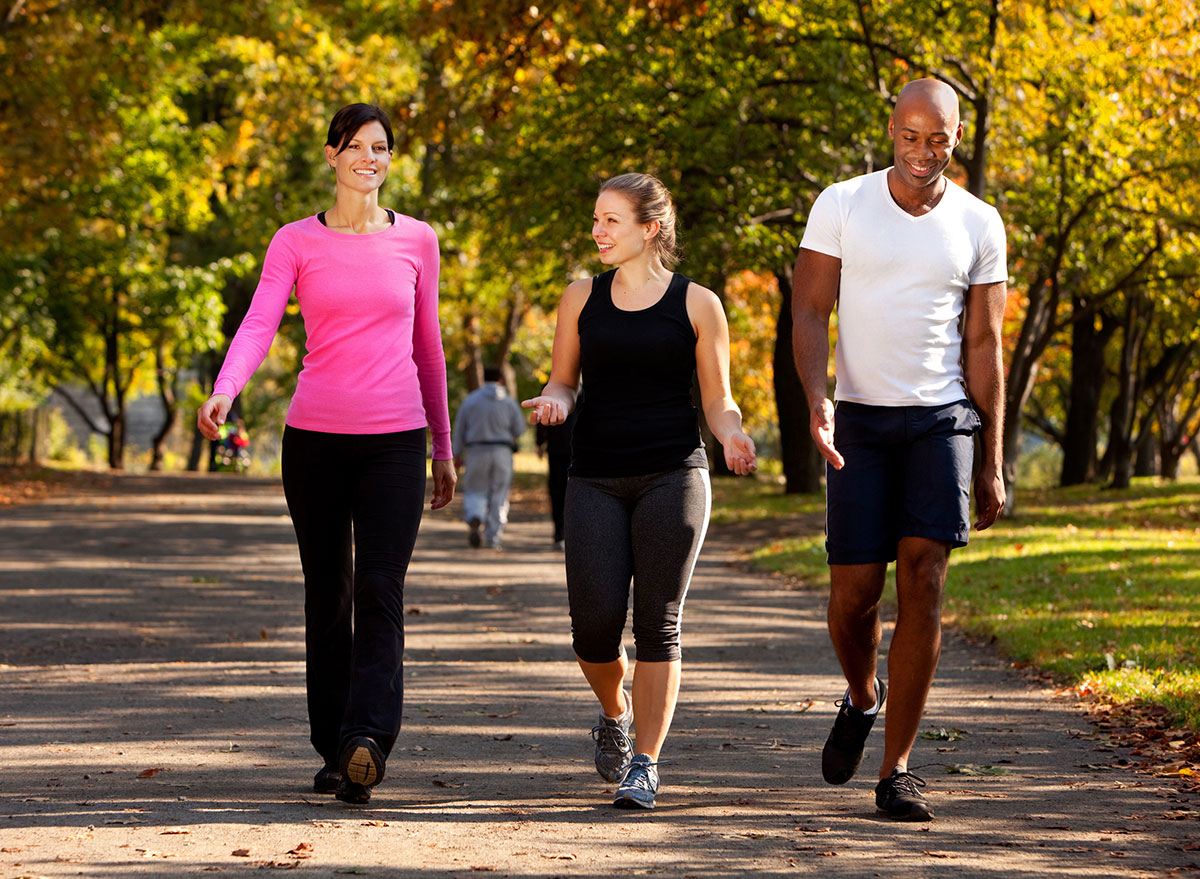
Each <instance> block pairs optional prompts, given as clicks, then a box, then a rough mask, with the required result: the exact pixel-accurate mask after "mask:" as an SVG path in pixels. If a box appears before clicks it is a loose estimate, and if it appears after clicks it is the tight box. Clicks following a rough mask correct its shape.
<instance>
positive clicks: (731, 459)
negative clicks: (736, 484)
mask: <svg viewBox="0 0 1200 879" xmlns="http://www.w3.org/2000/svg"><path fill="white" fill-rule="evenodd" d="M721 447H722V448H723V449H724V450H725V464H726V465H727V466H728V467H729V469H730V470H732V471H733V472H734V473H736V474H737V475H738V476H749V475H750V474H751V473H753V472H754V471H755V470H757V469H758V454H757V452H756V451H755V448H754V440H752V439H750V437H748V436H746V434H744V433H742V432H741V431H738V432H737V433H732V434H730V435H729V437H728V438H727V439H726V440H725V442H724V443H722V446H721Z"/></svg>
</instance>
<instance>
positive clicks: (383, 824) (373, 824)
mask: <svg viewBox="0 0 1200 879" xmlns="http://www.w3.org/2000/svg"><path fill="white" fill-rule="evenodd" d="M362 826H363V827H391V826H392V825H390V824H388V823H387V822H386V821H364V822H362Z"/></svg>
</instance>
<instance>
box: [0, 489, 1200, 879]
mask: <svg viewBox="0 0 1200 879" xmlns="http://www.w3.org/2000/svg"><path fill="white" fill-rule="evenodd" d="M94 482H95V484H94V485H92V486H91V487H88V488H86V489H82V490H74V491H68V492H66V493H62V494H58V495H56V496H53V497H49V498H46V499H42V500H38V501H35V502H33V503H28V504H25V505H20V506H14V507H9V508H6V509H2V510H0V663H2V664H0V879H17V877H68V876H70V877H75V876H86V877H110V876H162V877H175V876H184V875H193V874H200V873H225V874H230V875H243V874H247V873H248V871H251V870H262V869H298V870H301V871H303V872H304V873H305V874H308V875H314V876H329V877H335V876H340V875H366V876H376V877H383V876H395V877H418V876H420V877H470V876H476V875H481V874H483V875H489V874H491V875H496V876H522V877H526V876H527V877H557V876H563V877H593V876H594V877H609V876H647V875H649V876H659V875H661V876H670V877H697V879H708V877H726V876H729V877H732V876H743V875H747V874H757V875H760V876H795V875H819V876H825V877H873V876H880V877H905V879H911V877H941V876H955V877H961V876H970V877H992V876H995V877H1000V876H1003V877H1006V879H1013V877H1032V876H1055V877H1122V879H1123V877H1147V876H1175V875H1178V876H1200V795H1198V794H1196V793H1195V792H1192V793H1187V792H1185V791H1184V790H1183V789H1181V788H1180V786H1179V784H1180V783H1179V782H1177V781H1175V780H1172V779H1160V778H1155V777H1153V776H1149V775H1145V774H1138V773H1135V772H1133V771H1131V770H1129V769H1128V768H1125V765H1124V764H1126V763H1128V762H1130V761H1129V760H1128V758H1127V756H1126V755H1123V753H1122V752H1121V750H1120V749H1119V748H1113V747H1111V746H1110V745H1108V744H1106V743H1105V741H1104V740H1103V737H1102V736H1100V735H1099V734H1098V733H1097V732H1096V731H1095V729H1094V728H1093V727H1092V726H1091V725H1090V724H1089V723H1088V722H1087V721H1086V720H1085V719H1084V718H1083V717H1082V716H1081V715H1080V714H1079V713H1078V712H1077V711H1076V710H1075V709H1074V706H1073V705H1072V704H1070V703H1067V702H1064V701H1061V700H1056V699H1055V698H1054V697H1053V696H1052V694H1051V693H1050V692H1049V691H1043V690H1041V689H1038V688H1036V687H1035V686H1032V685H1030V684H1029V683H1028V681H1026V680H1024V679H1022V678H1020V677H1018V676H1016V675H1014V674H1012V673H1011V672H1010V671H1009V670H1008V668H1007V664H1006V663H1005V662H1003V661H1002V660H1001V659H1000V658H999V657H997V656H996V655H995V654H994V653H993V652H992V651H990V650H989V649H987V648H984V647H980V646H976V645H970V644H967V643H966V642H964V641H962V640H961V639H958V638H956V637H953V636H951V637H950V638H948V643H947V649H946V652H945V655H944V658H943V660H942V665H941V669H940V671H939V674H938V679H937V683H936V685H935V688H934V692H933V694H932V696H931V700H930V706H929V710H928V714H927V722H926V727H925V728H926V729H927V730H928V731H929V734H930V735H931V736H934V735H937V736H941V737H940V738H932V737H931V738H929V739H928V740H925V739H923V740H922V741H920V742H919V743H918V747H917V751H916V753H915V755H914V759H913V769H914V771H915V772H917V773H918V774H919V775H922V776H923V777H924V778H926V779H927V780H928V782H929V788H928V791H927V793H928V795H929V797H930V800H931V802H932V804H933V807H934V809H935V811H936V813H937V816H938V817H937V819H936V820H935V821H934V822H932V823H930V824H924V825H912V824H896V823H892V822H890V821H888V820H887V819H886V818H882V817H880V816H878V815H877V813H876V812H875V808H874V802H873V799H872V787H873V776H874V760H876V759H877V758H878V756H879V753H880V750H881V747H882V737H881V735H880V734H879V732H878V731H877V732H876V736H875V738H874V739H873V740H872V742H871V743H870V744H869V745H868V756H867V761H866V763H865V764H864V767H863V769H862V770H860V777H859V778H856V779H854V780H853V781H852V782H850V783H849V784H847V785H845V786H844V787H837V788H835V787H830V786H827V785H825V784H823V783H822V782H821V780H820V765H819V764H820V748H821V745H822V743H823V742H824V739H825V735H826V733H827V731H828V728H829V725H830V724H831V723H832V720H833V717H834V712H835V710H836V709H835V708H834V706H833V700H834V699H835V698H837V697H838V696H839V695H840V693H841V689H842V687H843V686H844V685H843V684H842V683H841V679H840V676H839V674H838V670H837V666H836V661H835V659H834V656H833V651H832V649H831V648H830V646H829V643H828V638H827V635H826V633H825V628H824V598H823V596H822V594H820V593H819V592H815V591H807V590H803V589H794V588H788V587H787V586H786V584H784V583H783V582H782V581H780V580H776V579H772V578H769V577H765V576H762V575H758V574H753V573H749V572H747V571H746V570H745V569H744V568H743V567H742V566H741V565H740V564H739V562H738V560H737V559H738V547H737V546H736V545H734V537H733V535H732V534H731V533H726V534H724V535H723V534H722V533H721V531H720V529H714V530H713V532H711V535H710V542H709V545H708V546H707V547H706V548H705V551H704V553H703V555H702V557H701V562H700V565H699V566H698V568H697V571H696V579H695V581H694V584H693V588H692V592H691V594H690V596H689V600H688V606H687V614H686V619H685V660H684V661H685V665H684V686H683V695H682V698H681V703H680V707H679V711H678V713H677V715H676V721H675V726H674V731H673V734H672V736H671V738H670V739H669V740H668V743H667V748H666V749H665V751H664V754H663V759H664V760H669V761H671V762H670V765H666V766H663V767H662V776H663V788H662V791H661V793H660V795H659V803H660V805H659V808H658V809H656V810H655V811H654V812H652V813H631V812H628V811H624V810H616V809H613V808H612V807H611V806H610V805H609V801H610V796H609V794H610V792H611V790H612V787H611V785H607V784H606V783H605V782H603V781H602V780H601V779H600V778H599V777H598V776H597V775H596V774H595V771H594V769H593V768H592V765H591V739H590V736H589V735H588V729H589V728H590V726H591V724H592V723H593V722H594V718H595V714H596V706H595V704H594V701H593V700H592V699H591V697H590V695H589V694H588V693H587V692H586V688H585V686H584V684H583V680H582V677H581V676H580V674H579V672H578V669H577V668H576V666H575V664H574V662H573V660H572V655H571V650H570V641H569V637H568V623H567V616H566V603H565V589H564V586H563V571H562V562H561V555H559V554H557V553H555V552H554V551H553V550H552V548H551V547H550V545H549V527H548V524H547V523H546V522H545V521H544V519H543V517H542V515H541V513H540V512H539V511H537V510H535V509H533V505H532V504H530V503H526V504H525V505H521V504H518V505H517V506H516V508H515V510H514V515H513V519H514V522H513V523H512V524H511V525H510V529H509V532H508V535H507V546H506V549H505V551H504V552H503V553H495V552H491V551H486V550H469V549H468V548H467V545H466V539H465V529H464V528H463V526H462V525H461V524H459V523H458V522H457V521H456V516H457V510H458V504H457V502H456V503H455V505H454V506H453V507H452V508H451V509H450V510H448V511H443V512H441V513H437V514H429V515H427V516H426V520H425V522H424V524H423V526H422V534H421V539H420V542H419V545H418V552H417V556H416V558H415V560H414V563H413V565H412V568H411V571H410V575H409V582H408V623H409V627H408V652H407V657H408V662H407V666H406V685H407V693H406V706H405V729H404V731H403V732H402V733H401V738H400V740H399V742H398V744H397V747H396V750H395V751H394V752H393V756H392V759H391V761H390V762H389V764H388V767H387V768H388V776H387V780H386V781H385V782H384V784H383V785H381V786H380V787H378V788H376V791H375V796H374V798H373V799H372V801H371V804H370V806H369V807H366V808H354V807H347V806H344V805H343V804H341V803H338V802H337V801H336V800H334V799H332V798H331V797H321V796H317V795H315V794H313V793H311V792H310V787H309V786H310V784H311V778H312V774H313V772H314V771H315V770H316V768H317V765H316V760H315V758H314V755H313V752H312V750H311V748H310V746H309V744H308V741H307V725H306V721H305V708H304V673H303V662H302V660H303V621H302V613H301V598H300V593H301V579H300V571H299V562H298V560H297V557H296V551H295V547H294V543H293V537H292V531H291V526H290V523H289V521H288V518H287V514H286V508H285V506H284V503H283V498H282V494H281V492H280V490H279V488H278V486H277V485H276V483H275V482H273V481H269V480H253V479H237V478H233V477H228V478H214V477H199V476H189V475H170V476H147V475H118V476H113V477H105V478H103V479H98V480H95V481H94Z"/></svg>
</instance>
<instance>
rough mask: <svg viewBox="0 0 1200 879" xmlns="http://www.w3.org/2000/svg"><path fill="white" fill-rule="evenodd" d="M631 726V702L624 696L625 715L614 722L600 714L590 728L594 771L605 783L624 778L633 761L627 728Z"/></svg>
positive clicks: (631, 744)
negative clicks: (593, 744)
mask: <svg viewBox="0 0 1200 879" xmlns="http://www.w3.org/2000/svg"><path fill="white" fill-rule="evenodd" d="M632 725H633V702H632V701H631V700H630V698H629V694H628V693H626V694H625V713H624V714H623V715H621V716H620V717H618V718H617V719H616V720H614V719H613V718H611V717H605V716H604V713H603V712H601V713H600V720H599V721H597V723H596V725H595V726H593V727H592V739H593V740H594V741H595V742H596V771H597V772H599V773H600V777H601V778H603V779H604V780H605V781H612V782H617V781H620V780H621V779H622V778H624V777H625V770H626V769H628V768H629V761H630V760H632V759H633V742H632V741H631V740H630V738H629V728H630V727H631V726H632Z"/></svg>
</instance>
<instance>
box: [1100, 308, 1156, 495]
mask: <svg viewBox="0 0 1200 879" xmlns="http://www.w3.org/2000/svg"><path fill="white" fill-rule="evenodd" d="M1150 307H1152V306H1151V305H1150V303H1148V302H1146V300H1144V299H1143V298H1142V297H1140V296H1136V295H1131V296H1130V297H1129V301H1128V302H1127V303H1126V305H1125V322H1124V339H1123V341H1122V343H1121V363H1120V367H1119V374H1118V375H1119V377H1118V382H1119V387H1118V388H1117V398H1116V400H1115V401H1114V402H1113V408H1112V420H1111V427H1110V428H1109V443H1108V453H1107V454H1106V456H1105V457H1107V458H1108V459H1109V461H1110V464H1111V467H1112V482H1111V483H1109V487H1110V488H1129V484H1130V480H1131V479H1132V478H1133V422H1134V413H1135V409H1136V406H1137V400H1138V396H1139V394H1138V385H1139V381H1138V363H1139V362H1140V361H1141V358H1142V342H1143V341H1145V338H1146V330H1147V328H1148V326H1149V321H1148V320H1147V317H1148V311H1149V308H1150Z"/></svg>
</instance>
